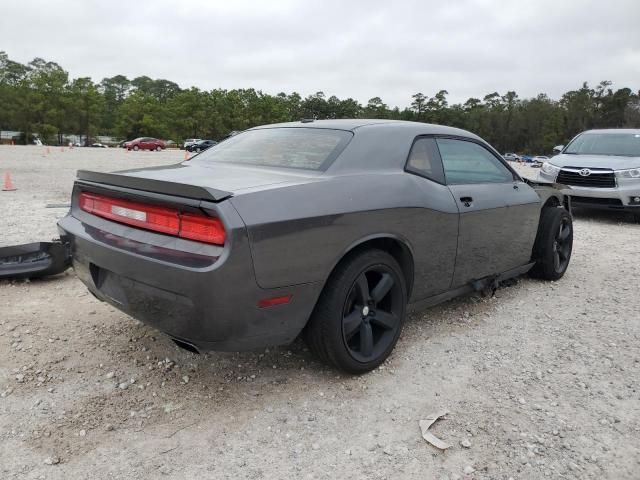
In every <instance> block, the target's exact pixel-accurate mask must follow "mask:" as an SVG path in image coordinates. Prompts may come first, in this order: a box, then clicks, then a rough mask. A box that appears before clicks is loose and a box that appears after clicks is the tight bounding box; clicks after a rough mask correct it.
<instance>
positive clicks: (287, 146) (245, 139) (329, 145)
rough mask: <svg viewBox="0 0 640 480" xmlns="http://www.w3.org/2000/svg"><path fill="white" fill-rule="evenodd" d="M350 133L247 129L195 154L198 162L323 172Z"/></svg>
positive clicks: (343, 145) (345, 142)
mask: <svg viewBox="0 0 640 480" xmlns="http://www.w3.org/2000/svg"><path fill="white" fill-rule="evenodd" d="M351 137H352V134H351V133H350V132H346V131H343V130H329V129H324V128H264V129H258V130H247V131H246V132H242V133H239V134H238V135H234V136H233V137H231V138H228V139H226V140H225V141H224V142H220V143H218V144H216V145H214V146H212V147H211V148H209V149H207V150H206V151H205V152H204V153H202V154H200V155H198V156H197V157H196V158H197V160H198V161H203V162H227V163H235V164H248V165H261V166H265V167H284V168H304V169H309V170H325V169H326V168H327V167H328V166H329V165H330V164H331V162H333V160H334V159H335V158H336V157H337V156H338V155H339V154H340V152H342V150H343V149H344V147H345V146H346V145H347V143H348V142H349V140H350V139H351Z"/></svg>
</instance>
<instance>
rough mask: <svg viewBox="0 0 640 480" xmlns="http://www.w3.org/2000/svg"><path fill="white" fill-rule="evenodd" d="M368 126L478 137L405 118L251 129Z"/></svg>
mask: <svg viewBox="0 0 640 480" xmlns="http://www.w3.org/2000/svg"><path fill="white" fill-rule="evenodd" d="M366 127H376V128H377V129H383V130H384V129H385V127H386V128H388V129H389V130H398V129H399V128H400V129H407V130H415V131H416V132H419V133H418V134H420V135H429V134H438V135H456V136H464V137H472V138H478V137H476V135H474V134H472V133H469V132H467V131H466V130H461V129H459V128H455V127H447V126H444V125H435V124H431V123H422V122H408V121H405V120H385V119H367V118H355V119H337V120H301V121H299V122H285V123H274V124H271V125H261V126H259V127H254V128H252V129H251V130H259V129H266V128H327V129H333V130H347V131H355V130H357V129H362V128H366Z"/></svg>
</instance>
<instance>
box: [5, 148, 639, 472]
mask: <svg viewBox="0 0 640 480" xmlns="http://www.w3.org/2000/svg"><path fill="white" fill-rule="evenodd" d="M182 157H183V153H182V152H177V151H175V152H162V153H147V152H136V153H133V152H132V153H125V152H124V151H123V150H121V149H109V150H97V149H74V150H68V149H65V151H64V152H62V151H60V149H59V148H51V151H50V153H49V154H46V148H43V147H0V173H1V174H4V172H5V171H11V173H12V178H13V181H14V183H15V184H16V186H17V187H18V190H17V191H15V192H0V205H1V206H2V212H3V215H2V218H1V220H0V232H1V233H0V235H1V236H0V245H7V244H12V243H22V242H27V241H35V240H43V239H48V238H51V237H54V236H56V228H55V221H56V219H57V218H60V217H61V216H63V215H64V214H65V213H66V209H65V208H46V205H47V204H50V203H67V202H68V199H69V194H70V191H71V186H72V181H73V178H74V175H75V170H77V169H80V168H88V169H96V170H104V171H110V170H117V169H122V168H134V167H140V166H145V165H152V164H160V163H165V164H168V163H175V162H177V161H180V160H181V159H182ZM521 169H522V170H523V172H525V174H527V175H530V176H534V175H535V174H536V170H534V169H531V168H529V167H522V168H521ZM639 235H640V225H636V224H634V223H632V221H631V219H629V218H627V217H626V216H624V215H610V214H603V213H597V212H576V221H575V245H574V256H573V259H572V264H571V266H570V267H569V271H568V272H567V274H566V276H565V277H564V278H563V279H562V280H561V281H559V282H556V283H544V282H540V281H535V280H531V279H528V278H523V279H521V280H520V281H519V282H518V283H517V284H516V285H515V286H511V287H507V288H503V289H500V290H499V291H498V292H497V293H496V295H495V297H493V298H490V299H484V298H476V297H466V298H462V299H458V300H454V301H451V302H448V303H446V304H444V305H441V306H438V307H435V308H431V309H429V310H426V311H424V312H422V313H420V314H417V315H413V316H412V317H411V318H410V319H409V321H408V323H407V325H406V327H405V330H404V332H403V334H402V337H401V339H400V342H399V343H398V345H397V347H396V349H395V353H394V354H393V355H392V357H391V358H390V360H388V361H387V363H386V364H385V365H384V366H383V367H381V368H380V369H378V370H376V371H374V372H372V373H370V374H368V375H364V376H361V377H348V376H345V375H340V374H337V373H336V372H335V371H333V370H330V369H327V368H325V367H323V366H322V365H321V364H319V363H318V362H316V361H315V359H314V358H313V357H312V356H311V355H310V353H309V352H308V351H307V350H306V348H305V346H304V344H302V343H301V342H297V343H295V344H294V345H291V346H290V347H284V348H274V349H269V350H266V351H263V352H255V353H241V354H234V353H211V354H207V355H200V356H198V355H193V354H190V353H188V352H184V351H181V350H178V349H177V347H175V346H174V345H173V344H172V343H171V342H170V341H169V340H168V339H167V338H166V337H164V336H163V335H162V334H160V333H158V332H156V331H154V330H153V329H151V328H148V327H146V326H143V325H142V324H140V323H139V322H137V321H135V320H133V319H131V318H129V317H127V316H126V315H124V314H122V313H120V312H118V311H116V310H114V309H113V308H111V307H110V306H108V305H106V304H102V303H100V302H98V301H97V300H95V299H94V298H93V297H92V296H91V295H89V294H88V293H87V291H86V289H85V288H84V287H83V286H82V284H81V283H80V282H79V281H78V280H77V279H76V278H75V277H74V275H73V273H72V272H67V273H66V274H64V275H61V276H59V277H57V278H49V279H44V280H39V281H33V282H30V283H29V282H15V283H9V282H4V283H0V459H1V461H0V478H2V479H14V478H21V479H22V478H26V479H37V478H47V479H69V478H91V479H102V478H144V479H157V478H176V479H183V478H195V477H196V476H198V477H200V478H253V479H260V478H285V477H288V478H319V479H325V478H326V479H330V478H331V479H332V478H356V479H359V478H362V479H365V478H367V479H368V478H419V479H432V478H433V479H460V478H473V479H483V478H487V479H488V478H491V479H505V480H506V479H509V478H513V479H539V478H545V477H547V478H575V479H583V478H597V479H600V478H608V479H638V478H640V343H639V340H640V318H639V317H640V315H639V314H638V312H639V310H640V296H639V295H638V284H640V268H639V266H640V256H639V253H640V248H639V247H638V245H639V244H638V239H639V238H640V237H639ZM441 410H447V411H448V412H449V414H448V415H447V417H446V418H445V419H443V420H440V421H438V422H436V423H435V424H434V425H433V427H431V431H433V433H435V434H436V435H437V436H438V437H440V438H441V439H443V440H445V441H447V442H449V443H451V444H452V445H453V446H452V447H451V448H450V449H449V450H447V451H445V452H440V451H438V450H436V449H435V448H433V447H431V446H430V445H428V444H427V443H426V442H425V441H424V440H423V439H422V438H421V435H420V429H419V427H418V422H419V420H421V419H424V418H426V417H427V416H428V415H429V414H432V413H436V412H439V411H441Z"/></svg>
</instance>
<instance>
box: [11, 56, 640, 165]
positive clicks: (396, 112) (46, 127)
mask: <svg viewBox="0 0 640 480" xmlns="http://www.w3.org/2000/svg"><path fill="white" fill-rule="evenodd" d="M447 96H448V92H447V91H446V90H440V91H438V92H437V93H435V94H434V95H433V96H432V97H430V96H428V95H425V94H423V93H416V94H414V95H413V96H412V97H411V98H410V105H409V106H407V107H405V108H403V109H402V110H401V109H399V108H398V107H390V106H389V105H387V104H386V103H384V101H383V100H382V98H380V97H374V98H371V99H370V100H369V101H368V102H367V103H366V105H362V104H361V103H359V102H358V101H357V100H354V99H353V98H347V99H339V98H338V97H336V96H334V95H332V96H329V97H327V96H326V95H325V94H324V93H323V92H317V93H315V94H313V95H309V96H307V97H304V98H303V97H302V96H301V95H300V94H298V93H296V92H293V93H289V94H287V93H278V94H277V95H270V94H267V93H264V92H262V91H260V90H254V89H252V88H249V89H233V90H225V89H213V90H210V91H204V90H200V89H199V88H197V87H191V88H186V89H183V88H180V87H179V86H178V84H176V83H175V82H172V81H169V80H164V79H152V78H149V77H147V76H141V77H137V78H134V79H132V80H130V79H128V78H127V77H126V76H124V75H116V76H114V77H110V78H104V79H103V80H102V81H100V82H99V83H95V82H94V81H93V80H92V79H91V78H89V77H80V78H71V77H70V76H69V74H68V72H67V71H65V70H64V69H63V68H62V67H61V66H60V65H58V64H57V63H55V62H50V61H46V60H43V59H42V58H35V59H33V60H32V61H31V62H29V63H27V64H26V65H25V64H22V63H19V62H16V61H13V60H11V59H10V58H9V57H8V55H7V54H6V53H5V52H1V51H0V130H15V131H20V132H22V133H21V135H20V138H19V141H20V142H22V143H25V142H28V141H29V139H30V138H31V135H32V134H33V133H34V132H37V133H38V134H39V135H40V137H41V138H42V139H43V140H44V141H46V142H48V143H63V142H64V139H63V134H80V135H83V136H85V137H86V138H87V139H88V140H90V139H92V138H94V137H95V136H96V135H110V136H114V137H118V138H122V139H132V138H135V137H139V136H151V137H157V138H162V139H168V140H169V139H170V140H174V141H175V142H178V143H179V142H181V141H182V140H183V139H185V138H212V139H220V138H223V137H224V136H226V135H227V134H228V133H229V132H230V131H234V130H244V129H247V128H250V127H253V126H255V125H262V124H267V123H274V122H284V121H292V120H300V119H302V118H315V119H332V118H358V117H359V118H387V119H397V120H412V121H418V122H428V123H438V124H443V125H451V126H455V127H459V128H463V129H466V130H470V131H472V132H474V133H476V134H478V135H480V136H481V137H483V138H485V139H486V140H487V141H489V142H490V143H492V144H493V145H494V146H495V147H496V148H497V149H499V150H500V151H502V152H505V151H513V152H533V153H547V152H549V151H550V150H551V149H552V148H553V146H554V145H557V144H561V143H565V142H566V141H568V140H569V139H570V138H571V137H573V136H574V135H576V134H577V133H579V132H581V131H583V130H587V129H590V128H620V127H628V128H640V91H633V90H631V89H630V88H627V87H624V88H619V89H613V88H612V83H611V82H610V81H602V82H600V83H599V84H598V85H597V86H596V87H590V86H589V85H588V84H587V83H586V82H585V83H583V85H582V86H581V87H580V88H578V89H576V90H571V91H569V92H566V93H565V94H564V95H562V97H561V98H560V99H559V100H554V99H551V98H549V97H548V96H547V95H545V94H542V93H541V94H539V95H538V96H537V97H535V98H520V97H518V95H517V94H516V92H513V91H508V92H506V93H505V94H499V93H497V92H493V93H490V94H488V95H485V96H484V97H483V98H469V99H468V100H467V101H466V102H464V103H455V104H450V103H449V102H448V100H447ZM408 100H409V99H408Z"/></svg>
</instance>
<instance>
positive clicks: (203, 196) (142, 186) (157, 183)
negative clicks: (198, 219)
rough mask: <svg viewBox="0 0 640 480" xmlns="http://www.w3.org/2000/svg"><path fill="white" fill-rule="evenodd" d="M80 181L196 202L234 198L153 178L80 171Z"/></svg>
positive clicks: (227, 193) (78, 175)
mask: <svg viewBox="0 0 640 480" xmlns="http://www.w3.org/2000/svg"><path fill="white" fill-rule="evenodd" d="M77 178H78V180H79V181H81V182H82V181H84V182H91V183H100V184H105V185H112V186H115V187H126V188H132V189H134V190H141V191H144V192H151V193H162V194H165V195H174V196H177V197H186V198H191V199H194V200H205V201H209V202H219V201H221V200H224V199H225V198H229V197H231V196H233V194H232V193H231V192H226V191H224V190H218V189H216V188H210V187H200V186H198V185H188V184H186V183H175V182H167V181H165V180H154V179H151V178H143V177H132V176H129V175H120V174H117V173H101V172H93V171H89V170H78V174H77Z"/></svg>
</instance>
